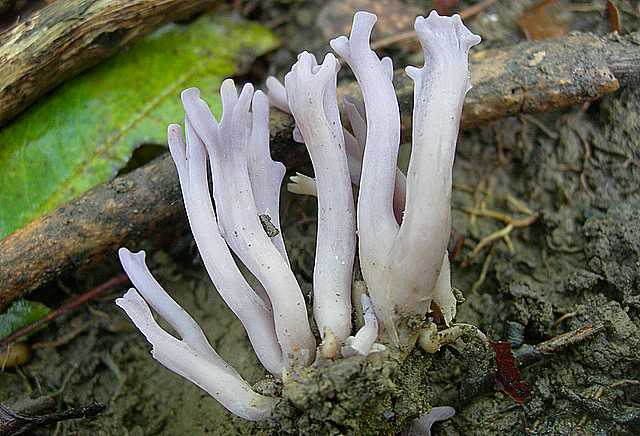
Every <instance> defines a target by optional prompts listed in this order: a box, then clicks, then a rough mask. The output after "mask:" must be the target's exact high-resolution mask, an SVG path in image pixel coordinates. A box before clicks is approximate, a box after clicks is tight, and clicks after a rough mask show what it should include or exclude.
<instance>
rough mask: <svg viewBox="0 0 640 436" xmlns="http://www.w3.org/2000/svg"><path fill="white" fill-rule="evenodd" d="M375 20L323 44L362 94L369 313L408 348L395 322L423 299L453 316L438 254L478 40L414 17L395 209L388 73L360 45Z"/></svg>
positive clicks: (436, 19)
mask: <svg viewBox="0 0 640 436" xmlns="http://www.w3.org/2000/svg"><path fill="white" fill-rule="evenodd" d="M375 21H376V17H375V15H373V14H369V13H366V12H358V13H356V15H355V16H354V20H353V27H352V30H351V36H350V37H349V38H346V37H344V36H342V37H339V38H337V39H334V40H333V41H331V46H332V48H333V49H334V50H335V51H336V52H337V53H338V54H339V55H341V56H342V57H343V58H345V60H346V61H347V63H348V64H349V66H350V67H351V69H352V70H353V72H354V74H355V76H356V79H357V80H358V83H359V85H360V87H361V89H362V93H363V96H364V104H365V112H366V129H367V134H366V140H365V148H364V157H363V161H362V175H361V179H360V193H359V197H358V236H359V256H360V264H361V268H362V273H363V276H364V279H365V281H366V282H367V285H368V287H369V290H370V292H371V298H372V300H373V304H374V307H375V310H376V313H377V314H378V316H379V317H380V319H381V321H382V322H383V324H384V326H385V329H386V331H387V333H388V334H389V336H390V338H391V340H392V342H393V343H394V344H395V345H396V346H400V345H402V343H404V342H407V343H410V342H411V339H410V337H413V335H414V334H413V333H410V335H409V336H410V337H409V338H401V337H400V336H402V335H399V334H398V331H397V327H398V324H399V323H400V320H401V319H404V318H409V317H413V316H417V317H418V318H421V317H423V316H424V314H425V313H426V312H427V311H428V310H429V309H430V305H431V302H432V301H435V303H436V304H438V305H439V306H440V309H441V311H442V313H443V315H444V318H445V321H446V322H447V323H449V322H450V321H451V320H452V319H453V317H454V316H455V305H456V300H455V297H454V296H453V293H452V292H451V287H450V278H449V265H448V259H447V256H446V245H447V241H448V239H449V233H450V227H451V173H452V168H453V157H454V153H455V145H456V140H457V135H458V128H459V122H460V114H461V110H462V104H463V100H464V96H465V94H466V92H467V90H468V89H469V87H470V85H469V78H468V62H467V53H468V49H469V47H471V46H472V45H475V44H477V43H478V42H479V41H480V38H479V37H478V36H476V35H473V34H472V33H471V32H470V31H469V30H468V29H467V28H466V27H464V25H463V24H462V22H461V20H460V17H459V16H457V15H456V16H453V17H440V16H439V15H438V14H437V13H436V12H435V11H434V12H432V13H431V14H430V15H429V17H428V18H426V19H425V18H423V17H418V18H417V19H416V25H415V27H416V31H417V33H418V35H419V38H420V42H421V44H422V46H423V50H424V54H425V59H426V62H427V63H428V65H427V67H423V68H421V69H418V68H415V67H410V68H408V69H407V73H408V74H409V75H410V76H411V78H412V79H413V80H414V82H415V95H414V116H413V147H412V153H411V159H410V164H409V170H408V174H407V180H406V198H404V204H402V203H401V200H402V199H401V198H397V199H396V204H395V207H394V191H396V186H395V184H396V176H395V163H396V159H397V151H398V143H399V133H398V132H399V126H400V119H399V110H398V102H397V98H396V95H395V92H394V89H393V84H392V82H391V77H390V74H389V71H390V70H391V62H390V60H388V59H387V58H385V59H382V60H380V59H378V57H377V56H376V55H375V53H374V52H373V51H372V50H371V49H370V47H369V38H370V34H371V30H372V28H373V25H374V23H375ZM351 112H352V113H353V110H351ZM352 118H353V117H352ZM352 125H353V126H354V132H356V137H358V136H361V135H362V133H358V132H361V131H362V123H361V122H359V121H357V120H356V122H355V123H352ZM390 163H391V164H390ZM399 189H402V188H401V187H400V188H399ZM399 200H400V201H399ZM400 207H402V208H403V210H404V214H403V216H402V219H401V224H400V225H398V221H396V219H395V218H394V215H393V214H394V209H395V210H397V209H399V208H400ZM441 272H442V274H444V275H443V277H440V274H441ZM445 276H446V277H445Z"/></svg>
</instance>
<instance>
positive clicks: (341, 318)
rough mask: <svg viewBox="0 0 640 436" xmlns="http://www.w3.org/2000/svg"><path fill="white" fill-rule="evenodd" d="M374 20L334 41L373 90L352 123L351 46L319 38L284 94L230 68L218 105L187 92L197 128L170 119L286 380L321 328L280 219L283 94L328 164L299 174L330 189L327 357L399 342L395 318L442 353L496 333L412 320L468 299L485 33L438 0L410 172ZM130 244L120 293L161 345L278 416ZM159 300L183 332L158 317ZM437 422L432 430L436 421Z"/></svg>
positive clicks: (192, 180) (320, 267) (308, 183)
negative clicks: (465, 186) (355, 320)
mask: <svg viewBox="0 0 640 436" xmlns="http://www.w3.org/2000/svg"><path fill="white" fill-rule="evenodd" d="M375 22H376V16H375V15H373V14H370V13H366V12H358V13H356V14H355V16H354V20H353V27H352V30H351V35H350V37H349V38H347V37H345V36H342V37H339V38H336V39H334V40H333V41H331V47H333V49H334V51H335V52H336V53H338V55H340V56H341V57H343V58H344V59H345V60H346V62H347V63H348V64H349V66H350V67H351V69H352V70H353V72H354V74H355V76H356V79H357V82H358V84H359V86H360V88H361V91H362V95H363V97H364V105H363V104H362V103H361V102H359V101H358V100H355V99H352V98H347V99H345V103H344V111H345V113H346V117H347V118H348V119H349V124H350V126H351V131H348V130H347V129H345V128H344V127H343V125H342V122H341V119H340V112H339V110H338V101H337V95H336V94H337V90H336V81H337V73H338V70H339V63H338V61H337V60H336V58H335V57H334V55H333V54H328V55H326V56H325V58H324V60H323V62H322V64H321V65H318V64H317V62H316V59H315V57H314V56H313V55H311V54H309V53H306V52H303V53H301V54H300V55H299V57H298V61H297V62H296V63H295V64H294V65H293V66H292V68H291V71H290V72H289V73H288V74H287V75H286V77H285V80H284V85H283V84H282V83H280V82H278V81H277V80H276V79H275V78H269V79H268V80H267V88H268V91H269V98H267V96H266V95H265V94H263V93H262V92H261V91H255V92H254V89H253V86H252V85H251V84H246V85H244V87H243V88H242V91H241V92H240V94H238V92H237V90H236V87H235V84H234V83H233V81H232V80H229V79H228V80H225V81H224V82H223V83H222V86H221V88H220V96H221V99H222V117H221V118H220V119H219V120H216V118H215V117H214V116H213V114H212V113H211V110H210V109H209V107H208V106H207V104H206V103H205V102H204V101H203V100H201V99H200V92H199V90H197V89H195V88H190V89H187V90H185V91H183V92H182V95H181V97H182V103H183V106H184V109H185V113H186V117H185V120H184V130H185V131H184V133H185V138H183V133H182V129H181V128H180V126H178V125H175V124H172V125H170V126H169V128H168V142H169V149H170V151H171V155H172V157H173V160H174V162H175V164H176V168H177V170H178V177H179V179H180V186H181V189H182V196H183V198H184V204H185V208H186V211H187V216H188V219H189V224H190V226H191V230H192V233H193V236H194V239H195V241H196V244H197V246H198V250H199V251H200V255H201V256H202V260H203V263H204V265H205V268H206V269H207V272H208V273H209V276H210V277H211V280H212V282H213V284H214V285H215V287H216V289H217V291H218V293H219V294H220V295H221V297H222V299H223V300H224V301H225V303H226V304H227V305H228V307H229V308H230V309H231V310H232V311H233V312H234V314H235V315H236V316H237V317H238V318H239V320H240V321H241V322H242V325H243V326H244V328H245V330H246V332H247V336H248V338H249V340H250V342H251V344H252V346H253V348H254V350H255V352H256V355H257V356H258V358H259V360H260V362H261V363H262V365H263V366H264V367H265V369H266V370H268V371H269V372H271V373H272V374H273V375H274V376H276V377H277V378H281V379H282V383H283V384H286V383H288V382H289V381H290V380H291V378H292V377H294V376H295V374H297V373H298V369H300V368H301V367H305V366H309V365H311V364H313V362H314V358H315V357H316V356H315V355H316V338H315V337H314V336H313V334H312V330H311V325H310V323H309V319H308V316H307V308H306V303H305V299H304V297H303V295H302V292H301V289H300V285H299V284H298V282H297V281H296V278H295V275H294V273H293V271H292V269H291V266H290V264H289V259H288V255H287V252H286V249H285V244H284V240H283V237H282V231H281V229H280V213H279V203H280V189H281V185H282V180H283V177H284V173H285V168H284V166H283V165H282V164H281V163H278V162H274V161H273V160H272V159H271V155H270V150H269V124H268V123H269V100H270V101H271V104H272V105H274V106H276V107H277V108H278V109H280V110H283V111H285V112H288V113H291V114H292V115H293V117H294V119H295V122H296V127H295V129H294V131H293V139H294V140H296V141H299V142H304V143H305V145H306V147H307V150H308V151H309V155H310V156H311V161H312V164H313V169H314V178H311V177H309V176H305V175H302V174H296V175H295V176H293V177H291V183H290V184H289V185H288V188H289V190H290V191H292V192H296V193H300V194H306V195H314V196H316V197H317V199H318V233H317V240H316V241H317V243H316V258H315V266H314V273H313V315H314V316H313V318H314V320H315V323H316V324H317V327H318V331H319V332H320V336H321V344H320V346H319V350H318V356H319V358H321V359H337V358H339V357H341V356H342V357H343V358H349V357H350V356H355V355H360V356H367V355H370V354H371V353H375V352H379V351H383V350H385V349H386V347H385V345H382V344H381V343H379V342H378V341H380V333H382V332H385V333H386V336H385V337H383V341H384V340H387V342H389V341H390V342H391V345H392V346H393V348H395V349H398V348H404V346H406V345H410V346H413V344H414V342H415V338H416V336H419V344H420V345H421V346H422V347H423V348H424V349H425V350H427V351H429V352H435V351H437V350H438V349H439V348H440V346H441V345H442V344H445V343H450V342H452V341H454V340H456V339H457V338H458V337H460V336H461V335H463V334H470V333H472V334H474V335H475V336H477V337H479V338H480V339H482V340H484V341H486V337H484V335H483V334H482V333H481V332H479V330H477V329H476V328H475V327H473V326H468V325H465V324H451V327H450V328H448V329H444V330H441V331H438V328H437V326H436V325H435V324H430V325H428V326H427V327H426V328H425V329H423V330H422V331H421V332H416V331H413V330H411V327H410V325H409V323H408V322H407V321H406V320H408V319H416V320H418V321H422V320H424V318H425V315H426V313H427V312H428V311H429V310H430V306H431V303H432V302H433V303H435V304H437V305H438V306H439V308H440V310H441V312H442V314H443V316H444V320H445V323H446V324H447V325H450V323H451V321H452V320H453V318H454V316H455V313H456V299H455V297H454V295H453V292H452V289H451V277H450V275H451V273H450V265H449V260H448V256H447V252H446V248H447V241H448V239H449V233H450V226H451V205H450V202H451V187H452V181H451V175H452V166H453V159H454V154H455V147H456V141H457V135H458V128H459V123H460V114H461V110H462V104H463V99H464V96H465V94H466V92H467V91H468V90H469V88H470V84H469V78H468V64H467V52H468V50H469V48H470V47H471V46H473V45H475V44H477V43H478V42H479V41H480V38H479V37H478V36H476V35H473V34H472V33H471V32H470V31H469V30H468V29H467V28H466V27H464V25H463V24H462V22H461V20H460V17H458V16H457V15H454V16H453V17H440V16H439V15H438V14H437V13H435V12H432V13H431V14H430V15H429V17H427V18H423V17H418V18H417V19H416V23H415V27H416V31H417V33H418V36H419V39H420V42H421V44H422V47H423V51H424V56H425V63H426V64H425V67H423V68H414V67H409V68H407V74H409V76H411V78H412V79H413V80H414V83H415V95H414V112H413V138H412V140H413V144H412V146H413V148H412V153H411V159H410V163H409V169H408V173H407V176H406V177H405V176H404V175H403V174H402V173H401V172H400V171H399V170H398V168H397V166H396V160H397V154H398V147H399V144H400V111H399V105H398V101H397V97H396V94H395V90H394V88H393V83H392V79H393V65H392V62H391V59H389V58H384V59H379V58H378V56H377V55H376V54H375V53H374V52H373V51H372V50H371V48H370V46H369V38H370V35H371V30H372V28H373V25H374V23H375ZM208 165H209V166H210V168H211V174H212V180H209V176H208V173H207V171H208ZM354 186H355V187H357V188H358V202H357V207H356V206H354V202H353V191H352V190H353V187H354ZM212 197H213V198H212ZM356 212H357V217H356ZM356 229H357V235H358V239H359V240H358V254H359V259H360V268H361V270H362V274H363V277H364V282H365V283H364V284H363V283H360V282H357V283H356V285H355V286H353V289H352V280H353V263H354V258H355V251H356ZM232 253H233V254H232ZM234 254H235V256H236V257H237V259H238V260H236V258H235V257H234ZM119 255H120V260H121V262H122V265H123V267H124V269H125V271H126V272H127V274H128V275H129V277H130V279H131V281H132V282H133V284H134V286H135V288H136V289H131V290H129V291H128V292H127V293H126V294H125V295H124V296H123V297H122V298H118V299H117V300H116V304H118V306H120V307H122V308H123V309H124V310H125V312H126V313H127V315H128V316H129V317H130V318H131V320H132V321H133V322H134V324H135V325H136V326H137V327H138V328H139V329H140V331H141V332H142V333H143V334H144V336H145V337H146V338H147V340H148V341H149V342H150V343H151V344H152V346H153V350H152V353H153V356H154V357H155V358H156V359H157V360H158V361H160V362H161V363H162V364H163V365H164V366H166V367H167V368H169V369H170V370H172V371H174V372H176V373H178V374H180V375H182V376H183V377H185V378H187V379H188V380H190V381H192V382H193V383H195V384H196V385H198V386H200V387H201V388H202V389H204V390H205V391H207V392H208V393H209V394H210V395H211V396H213V397H214V398H215V399H217V400H218V401H219V402H220V403H222V404H223V405H224V406H225V407H226V408H227V409H228V410H229V411H231V412H232V413H235V414H236V415H238V416H241V417H243V418H245V419H249V420H264V419H267V418H269V417H270V416H271V415H272V413H273V410H274V407H275V405H276V402H277V399H275V398H271V397H268V396H264V395H261V394H258V393H256V392H254V391H253V390H252V389H251V386H249V384H248V383H247V382H246V381H244V380H243V379H242V377H241V376H240V375H239V374H238V373H237V372H236V371H235V370H234V369H233V368H231V367H230V366H229V365H228V364H227V363H226V362H225V361H224V360H223V359H222V358H221V357H220V356H219V355H218V354H217V353H216V352H215V350H214V349H213V348H212V347H211V345H210V344H209V342H208V341H207V339H206V337H205V335H204V332H203V331H202V330H201V329H200V327H199V326H198V325H197V323H196V322H195V321H194V320H193V318H191V316H189V314H187V313H186V312H185V311H184V310H183V309H182V308H181V307H180V306H179V305H178V304H177V303H176V302H175V301H174V300H173V299H172V298H171V297H170V296H169V295H168V294H167V293H166V292H165V291H164V289H162V287H161V286H160V284H159V283H158V282H157V281H156V280H155V279H154V278H153V276H152V275H151V273H150V272H149V270H148V269H147V266H146V264H145V262H144V252H139V253H137V254H134V253H131V252H130V251H129V250H127V249H126V248H122V249H120V252H119ZM237 261H239V262H241V263H243V264H244V266H246V268H247V269H248V270H249V272H250V273H251V274H252V275H253V276H254V277H255V278H256V279H257V281H258V283H257V284H256V285H255V286H253V287H252V286H251V285H249V283H248V282H247V280H246V279H245V277H243V275H242V273H241V272H240V268H239V267H238V265H237V263H236V262H237ZM365 284H366V286H365ZM352 292H353V294H354V295H355V294H357V295H358V298H356V300H355V301H356V302H357V301H358V300H359V301H360V303H361V305H362V315H363V318H364V325H363V326H362V327H361V328H360V329H359V330H358V331H357V332H356V333H355V335H351V325H352V320H351V298H352ZM367 292H368V295H367ZM151 308H152V309H153V310H154V311H155V312H157V314H158V315H159V316H160V317H161V318H163V319H164V320H165V321H166V322H168V323H169V324H170V325H171V326H172V327H173V329H174V330H175V331H176V332H177V334H178V335H179V337H180V338H176V337H174V336H172V335H171V334H169V333H168V332H166V331H164V330H163V329H162V328H161V327H160V326H159V325H158V324H157V323H156V321H155V320H154V318H153V315H152V312H151ZM358 311H359V308H358V307H356V312H358ZM358 317H359V315H358ZM483 338H484V339H483ZM412 339H413V340H414V342H412ZM437 410H438V408H434V409H433V410H432V412H435V411H437ZM442 412H446V413H445V414H447V413H448V414H450V412H451V411H450V410H448V409H447V410H444V411H442ZM442 416H444V415H443V414H442V413H441V414H440V415H437V416H436V415H433V418H434V419H437V417H442ZM427 421H428V420H427ZM425 422H426V421H425ZM425 425H426V428H427V431H428V427H429V426H430V424H429V423H428V422H427V424H425Z"/></svg>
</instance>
